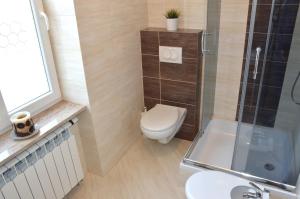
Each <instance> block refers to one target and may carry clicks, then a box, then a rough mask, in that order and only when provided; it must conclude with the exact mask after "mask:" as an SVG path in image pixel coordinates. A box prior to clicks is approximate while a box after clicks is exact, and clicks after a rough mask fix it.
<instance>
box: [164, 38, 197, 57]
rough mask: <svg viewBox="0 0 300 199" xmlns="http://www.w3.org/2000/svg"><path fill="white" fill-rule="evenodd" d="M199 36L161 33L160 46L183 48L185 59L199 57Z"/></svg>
mask: <svg viewBox="0 0 300 199" xmlns="http://www.w3.org/2000/svg"><path fill="white" fill-rule="evenodd" d="M198 36H199V34H196V33H191V34H186V33H174V32H173V33H172V32H159V40H160V45H161V46H173V47H182V57H183V58H197V57H198V53H199V50H198Z"/></svg>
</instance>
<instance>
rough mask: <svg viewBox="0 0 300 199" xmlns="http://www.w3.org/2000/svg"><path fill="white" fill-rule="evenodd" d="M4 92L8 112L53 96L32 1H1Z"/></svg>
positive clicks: (0, 58) (0, 62) (0, 65)
mask: <svg viewBox="0 0 300 199" xmlns="http://www.w3.org/2000/svg"><path fill="white" fill-rule="evenodd" d="M0 4H1V6H0V90H1V93H2V96H3V99H4V102H5V104H6V108H7V110H8V112H11V111H13V110H15V109H17V108H19V107H21V106H23V105H25V104H27V103H29V102H32V101H34V100H36V99H38V98H39V97H41V96H43V95H45V94H47V93H49V92H51V87H50V84H49V80H48V75H47V70H46V65H45V63H44V60H43V56H42V51H41V48H40V43H39V39H38V34H37V30H36V26H35V21H34V17H33V13H32V10H31V5H30V1H29V0H22V1H20V0H0Z"/></svg>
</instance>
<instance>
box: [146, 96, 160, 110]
mask: <svg viewBox="0 0 300 199" xmlns="http://www.w3.org/2000/svg"><path fill="white" fill-rule="evenodd" d="M144 102H145V106H146V107H147V110H150V109H151V108H153V107H154V106H155V105H156V104H160V100H159V99H154V98H148V97H145V98H144Z"/></svg>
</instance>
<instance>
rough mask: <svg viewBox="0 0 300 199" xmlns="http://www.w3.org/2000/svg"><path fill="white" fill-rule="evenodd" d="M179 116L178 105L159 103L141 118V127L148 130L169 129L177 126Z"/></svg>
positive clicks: (159, 130)
mask: <svg viewBox="0 0 300 199" xmlns="http://www.w3.org/2000/svg"><path fill="white" fill-rule="evenodd" d="M178 117H179V110H178V108H177V107H173V106H168V105H162V104H157V105H156V106H155V107H153V108H152V109H151V110H149V111H148V112H146V113H144V114H143V116H142V119H141V127H142V129H144V130H146V131H151V132H154V133H155V132H159V133H161V132H162V131H168V130H169V129H173V128H174V127H175V126H176V123H177V121H178Z"/></svg>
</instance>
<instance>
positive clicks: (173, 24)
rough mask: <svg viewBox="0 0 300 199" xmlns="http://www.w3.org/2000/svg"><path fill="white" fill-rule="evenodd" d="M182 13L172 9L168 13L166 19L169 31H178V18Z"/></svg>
mask: <svg viewBox="0 0 300 199" xmlns="http://www.w3.org/2000/svg"><path fill="white" fill-rule="evenodd" d="M179 16H180V12H179V11H178V10H176V9H170V10H168V11H167V12H166V14H165V17H166V19H167V30H168V31H176V30H177V27H178V18H179Z"/></svg>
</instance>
